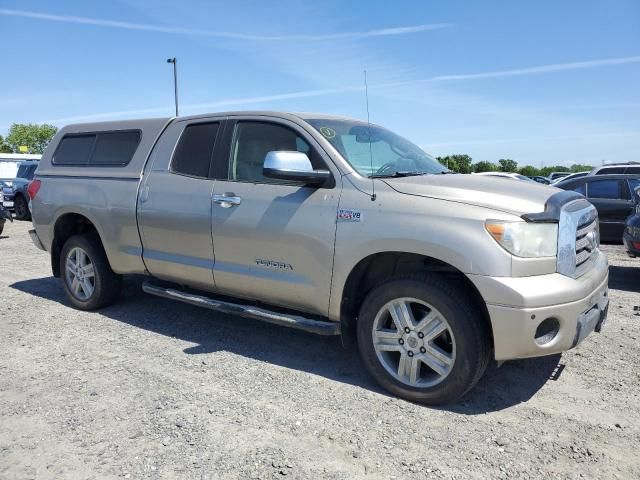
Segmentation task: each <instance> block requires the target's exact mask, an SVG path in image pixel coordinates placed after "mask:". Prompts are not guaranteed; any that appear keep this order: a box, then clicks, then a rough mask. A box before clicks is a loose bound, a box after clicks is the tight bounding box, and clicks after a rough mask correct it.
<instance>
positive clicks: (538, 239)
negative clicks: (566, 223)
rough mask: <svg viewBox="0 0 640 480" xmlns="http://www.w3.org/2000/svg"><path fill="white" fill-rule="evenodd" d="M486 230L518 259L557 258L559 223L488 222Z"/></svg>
mask: <svg viewBox="0 0 640 480" xmlns="http://www.w3.org/2000/svg"><path fill="white" fill-rule="evenodd" d="M485 228H486V229H487V232H489V235H491V236H492V237H493V238H494V239H495V240H496V242H498V243H499V244H500V245H501V246H502V247H503V248H504V249H505V250H506V251H507V252H509V253H511V254H513V255H515V256H516V257H525V258H538V257H555V256H556V253H557V251H558V224H557V223H530V222H503V221H500V220H488V221H487V222H486V223H485Z"/></svg>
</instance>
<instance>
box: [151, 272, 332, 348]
mask: <svg viewBox="0 0 640 480" xmlns="http://www.w3.org/2000/svg"><path fill="white" fill-rule="evenodd" d="M142 290H143V291H144V292H145V293H149V294H151V295H157V296H158V297H163V298H169V299H171V300H178V301H180V302H184V303H189V304H191V305H195V306H196V307H204V308H208V309H211V310H216V311H218V312H223V313H231V314H233V315H239V316H241V317H247V318H253V319H256V320H262V321H264V322H269V323H274V324H276V325H282V326H284V327H291V328H297V329H298V330H304V331H305V332H310V333H315V334H318V335H340V324H339V323H337V322H324V321H322V320H314V319H312V318H307V317H302V316H299V315H290V314H286V313H280V312H274V311H271V310H267V309H264V308H260V307H255V306H252V305H241V304H238V303H232V302H228V301H226V300H218V299H216V298H212V297H205V296H203V295H195V294H193V293H187V292H183V291H181V290H177V289H175V288H168V287H162V286H160V285H153V284H151V283H150V282H144V283H143V284H142Z"/></svg>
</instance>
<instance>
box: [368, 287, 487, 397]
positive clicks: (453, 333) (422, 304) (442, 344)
mask: <svg viewBox="0 0 640 480" xmlns="http://www.w3.org/2000/svg"><path fill="white" fill-rule="evenodd" d="M392 312H395V317H394V314H392ZM406 312H410V315H408V314H407V313H406ZM406 318H408V319H409V321H408V322H407V323H406V325H405V323H404V321H403V319H406ZM409 323H412V325H409ZM398 324H400V325H401V326H402V325H405V326H404V327H403V328H402V330H403V331H401V332H399V331H398V327H397V326H398ZM407 325H409V326H407ZM416 327H417V328H416ZM405 328H409V333H407V331H405V330H404V329H405ZM374 329H375V334H374ZM443 329H444V330H443ZM357 331H358V347H359V350H360V355H361V356H362V359H363V361H364V363H365V366H366V367H367V369H368V370H369V372H370V373H371V375H372V376H373V377H374V379H375V380H376V381H377V382H378V383H379V384H380V385H381V386H382V387H383V388H385V389H386V390H388V391H389V392H391V393H393V394H395V395H397V396H399V397H401V398H404V399H406V400H410V401H412V402H418V403H423V404H427V405H442V404H446V403H451V402H455V401H456V400H458V399H460V398H461V397H462V396H463V395H465V394H466V393H467V392H468V391H469V390H471V388H473V386H474V385H475V384H476V383H477V382H478V380H480V378H481V377H482V375H483V373H484V371H485V369H486V367H487V364H488V363H489V358H490V351H491V341H490V333H489V329H488V327H487V325H486V323H485V320H484V319H483V318H482V316H481V314H480V313H479V312H478V309H477V308H475V307H474V306H473V303H472V302H471V301H470V299H469V298H468V297H467V295H466V294H465V293H464V291H462V290H461V289H460V287H459V286H456V285H455V284H454V283H453V282H450V281H447V280H446V279H444V278H441V277H438V276H409V277H407V276H404V277H395V278H392V279H390V280H388V281H386V282H384V283H382V284H381V285H379V286H378V287H376V288H374V289H373V290H372V291H371V292H370V293H369V294H368V295H367V297H366V299H365V300H364V302H363V303H362V306H361V308H360V314H359V317H358V323H357ZM438 332H441V333H438ZM436 334H437V336H435V337H434V335H436ZM374 337H375V340H374ZM431 337H433V338H431ZM410 355H411V357H410ZM403 357H404V359H403ZM401 363H402V368H401ZM416 365H417V366H416Z"/></svg>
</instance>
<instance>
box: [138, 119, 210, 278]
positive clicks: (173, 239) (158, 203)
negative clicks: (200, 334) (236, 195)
mask: <svg viewBox="0 0 640 480" xmlns="http://www.w3.org/2000/svg"><path fill="white" fill-rule="evenodd" d="M222 120H223V119H222V118H215V117H212V118H208V119H198V120H183V121H178V122H174V123H172V124H171V125H170V126H169V127H168V128H167V130H166V131H165V132H164V133H163V134H162V136H161V137H160V140H159V141H158V144H157V145H156V147H155V148H154V150H153V153H152V154H151V158H150V159H149V162H150V167H148V168H147V172H145V175H144V179H143V183H142V185H141V188H140V194H139V199H138V222H139V227H140V232H141V236H142V243H143V259H144V263H145V266H146V268H147V270H149V272H150V273H151V274H152V275H153V276H155V277H158V278H160V279H163V280H170V281H174V282H178V283H183V284H186V285H189V286H194V287H198V288H202V289H205V290H212V289H213V288H214V282H213V259H214V256H213V243H212V239H211V195H212V194H213V185H214V180H213V178H212V176H211V165H212V159H213V152H214V149H215V144H216V141H217V139H218V138H219V137H220V136H221V128H222Z"/></svg>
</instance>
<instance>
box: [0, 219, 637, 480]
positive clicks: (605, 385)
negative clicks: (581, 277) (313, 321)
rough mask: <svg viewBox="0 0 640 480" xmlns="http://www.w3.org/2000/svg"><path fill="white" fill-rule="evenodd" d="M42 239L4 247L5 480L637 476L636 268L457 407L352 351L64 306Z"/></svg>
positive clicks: (140, 313)
mask: <svg viewBox="0 0 640 480" xmlns="http://www.w3.org/2000/svg"><path fill="white" fill-rule="evenodd" d="M29 227H30V224H29V223H23V222H14V223H13V224H7V226H6V229H5V232H4V234H3V236H2V237H0V329H1V330H0V332H1V333H2V335H0V478H2V479H13V478H20V479H23V478H56V479H59V478H132V479H138V478H196V479H215V478H242V479H245V478H280V477H283V476H287V477H289V478H314V479H315V478H337V479H340V478H345V479H346V478H420V479H422V478H514V477H515V478H540V477H543V476H544V477H549V478H630V479H631V478H635V479H637V478H640V457H639V456H638V445H640V401H639V400H640V399H639V395H640V388H639V384H640V382H639V379H640V373H639V372H640V368H639V367H640V346H639V345H638V343H639V337H640V316H639V315H640V312H634V311H633V307H634V305H640V259H630V258H628V257H627V256H626V255H625V253H624V251H623V249H622V247H620V246H605V247H603V249H604V250H605V251H606V253H607V255H608V256H609V260H610V262H611V280H610V286H611V291H610V299H611V307H610V317H609V323H608V324H607V326H606V329H605V331H604V332H603V333H602V334H594V335H591V336H590V337H589V338H588V339H587V340H586V341H585V342H584V343H583V344H581V345H580V347H579V348H578V349H576V350H573V351H571V352H568V353H565V354H563V355H562V356H559V355H558V356H553V357H547V358H542V359H534V360H527V361H517V362H508V363H505V364H504V365H503V366H502V367H500V368H496V367H495V366H492V367H491V368H490V369H489V371H488V372H487V375H485V377H484V378H483V379H482V380H481V382H480V384H479V385H478V387H477V388H476V389H475V390H474V391H473V392H472V393H471V394H469V395H468V396H467V397H465V399H464V400H463V401H462V402H460V403H459V404H457V405H453V406H448V407H445V408H439V409H436V408H427V407H424V406H420V405H414V404H411V403H408V402H406V401H403V400H399V399H397V398H393V397H390V396H388V395H387V394H385V393H384V392H383V391H381V390H380V389H379V388H378V387H377V386H376V385H375V384H374V383H373V382H372V380H371V379H370V378H369V377H368V376H367V375H366V374H365V373H364V368H363V366H362V365H361V363H360V360H359V358H358V356H357V354H356V353H355V352H353V351H350V350H345V349H343V348H342V346H341V343H340V339H339V338H325V337H318V336H313V335H310V334H306V333H303V332H297V331H292V330H288V329H286V328H280V327H276V326H272V325H267V324H264V323H260V322H256V321H251V320H245V319H240V318H234V317H232V316H228V315H221V314H215V313H212V312H209V311H206V310H201V309H198V308H196V307H191V306H188V305H184V304H179V303H173V302H170V301H168V300H163V299H158V298H155V297H149V296H146V295H145V294H143V293H142V292H141V290H140V285H139V280H136V279H129V280H127V282H126V284H125V289H124V292H123V295H122V299H121V301H120V302H119V303H118V304H116V305H114V306H112V307H109V308H107V309H104V310H103V311H100V312H94V313H88V312H81V311H77V310H74V309H72V308H70V307H69V305H68V303H67V301H66V299H65V296H64V293H63V289H62V285H61V283H60V282H59V280H57V279H54V278H53V277H52V276H51V270H50V266H49V257H48V255H47V254H46V253H44V252H40V251H38V250H36V249H35V247H33V246H32V245H31V242H30V240H29V238H28V235H27V229H28V228H29Z"/></svg>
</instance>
